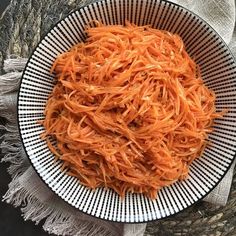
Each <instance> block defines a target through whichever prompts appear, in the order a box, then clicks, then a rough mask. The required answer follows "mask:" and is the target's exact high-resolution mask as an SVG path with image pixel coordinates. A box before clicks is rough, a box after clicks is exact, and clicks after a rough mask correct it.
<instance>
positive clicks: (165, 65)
mask: <svg viewBox="0 0 236 236" xmlns="http://www.w3.org/2000/svg"><path fill="white" fill-rule="evenodd" d="M96 24H97V25H96V27H88V28H87V30H86V32H87V36H88V37H87V39H86V41H85V42H84V43H79V44H77V45H75V46H73V47H72V48H71V49H70V50H69V51H67V52H65V53H63V54H61V55H59V56H58V57H57V59H56V60H55V62H54V64H53V67H52V69H51V72H52V73H54V74H55V76H56V81H57V82H56V85H55V87H54V89H53V92H52V93H51V95H50V97H49V99H48V102H47V104H46V109H45V119H44V120H43V121H42V124H43V126H44V127H45V130H46V131H45V132H44V133H43V135H42V138H43V139H46V140H47V143H48V147H49V148H50V150H51V151H52V152H53V153H54V154H55V156H56V158H58V159H60V160H62V161H63V168H64V169H65V168H66V170H67V172H68V174H70V175H72V176H76V177H77V178H78V179H79V180H80V182H81V183H82V184H83V185H85V186H88V187H90V188H93V189H94V188H97V187H107V188H111V189H113V190H115V191H116V192H117V193H118V194H120V195H121V196H122V197H124V195H125V193H127V192H132V193H143V194H145V195H147V196H149V197H150V198H156V197H157V192H158V190H159V189H160V188H162V187H163V186H167V185H170V184H172V183H174V182H176V181H177V180H183V179H185V178H186V177H187V176H188V172H189V166H190V164H191V163H192V161H193V160H194V159H196V158H198V157H199V156H200V155H201V153H202V151H203V150H204V147H205V145H206V138H207V136H208V134H209V133H210V132H212V128H211V126H212V124H213V119H214V118H217V117H220V116H222V114H219V113H216V110H215V105H214V103H215V99H216V97H215V94H214V92H213V91H211V90H209V89H208V88H207V87H206V86H205V85H204V83H203V80H202V78H201V75H200V71H199V69H198V66H197V64H196V63H195V62H194V61H193V60H192V59H191V58H190V56H189V55H188V53H187V52H186V50H185V47H184V44H183V41H182V39H181V38H180V37H179V36H178V35H176V34H172V33H170V32H167V31H162V30H157V29H153V28H151V27H150V26H136V25H134V24H131V23H126V25H125V26H120V25H110V26H105V25H102V24H101V23H99V22H97V23H96ZM50 137H53V139H54V141H52V140H53V139H51V138H50ZM53 142H56V145H54V143H53Z"/></svg>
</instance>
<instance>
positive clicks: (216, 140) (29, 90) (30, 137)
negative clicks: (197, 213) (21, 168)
mask: <svg viewBox="0 0 236 236" xmlns="http://www.w3.org/2000/svg"><path fill="white" fill-rule="evenodd" d="M95 19H96V20H99V21H101V22H102V23H104V24H124V23H125V20H128V21H130V22H133V23H135V24H138V25H146V24H150V25H152V27H153V28H157V29H163V30H168V31H170V32H173V33H177V34H179V35H180V36H181V37H182V39H183V41H184V43H185V46H186V49H187V51H188V53H189V54H190V56H191V57H192V58H194V60H195V61H196V62H197V64H198V65H199V66H200V69H201V73H202V77H203V80H204V81H205V84H206V85H207V86H208V87H209V88H211V89H213V90H214V91H215V93H216V95H217V101H216V107H217V110H218V111H221V110H222V109H223V108H228V109H229V112H228V113H227V114H226V115H225V116H224V117H223V118H221V119H217V120H216V121H215V124H214V132H213V133H212V134H210V135H209V138H208V139H209V141H210V143H211V145H209V146H208V147H207V148H206V149H205V151H204V153H203V155H202V157H201V158H199V159H197V160H195V161H194V162H193V164H192V165H191V168H190V177H189V178H188V179H187V180H185V181H182V182H177V183H175V184H173V185H171V186H169V187H165V188H163V189H162V190H161V191H160V192H159V194H158V198H157V199H156V200H150V199H148V198H147V197H145V196H143V195H141V194H126V196H125V199H124V200H121V198H120V197H119V196H118V195H117V194H116V193H115V192H113V191H112V190H109V189H108V190H105V189H103V188H99V189H97V190H95V191H92V190H90V189H88V188H86V187H84V186H82V185H80V183H79V181H78V180H77V179H76V178H74V177H71V176H68V175H66V174H65V173H63V172H61V170H60V166H61V162H60V161H57V162H54V157H53V155H52V154H51V152H50V151H49V149H48V148H47V145H46V143H45V141H42V140H41V139H40V134H41V133H42V132H43V127H42V126H41V125H39V124H38V123H37V121H38V120H40V119H43V117H44V115H43V112H44V108H45V103H46V101H47V99H48V95H49V94H50V93H51V91H52V88H53V86H54V82H53V76H52V75H51V74H50V73H49V71H50V68H51V66H52V64H53V62H54V60H55V58H56V57H57V55H58V54H60V53H62V52H65V51H67V50H68V49H69V48H70V47H71V46H73V45H74V44H76V43H78V42H81V41H84V40H85V39H86V34H85V32H84V30H85V26H86V25H87V24H88V23H89V22H91V21H92V20H95ZM235 91H236V64H235V61H234V58H233V56H232V55H231V53H230V51H229V49H228V47H227V46H226V45H225V43H224V42H223V41H222V39H221V38H220V37H219V35H218V34H217V33H216V32H215V31H214V30H213V29H212V28H211V27H210V26H209V25H208V24H207V23H205V22H204V21H203V20H202V19H200V18H199V17H198V16H196V15H194V14H193V13H191V12H189V11H188V10H186V9H184V8H182V7H181V6H178V5H176V4H173V3H171V2H167V1H159V0H157V1H154V0H143V1H139V0H135V1H133V0H122V1H121V0H104V1H98V2H95V3H92V4H90V5H87V6H85V7H83V8H80V9H78V10H77V11H75V12H73V13H71V14H70V15H69V16H68V17H66V18H65V19H63V20H62V21H60V22H59V23H58V24H57V25H56V26H55V27H54V28H53V29H52V30H51V31H50V32H49V33H48V34H47V35H46V36H45V37H44V38H43V39H42V41H41V42H40V43H39V45H38V46H37V48H36V49H35V51H34V52H33V54H32V56H31V57H30V59H29V61H28V63H27V66H26V69H25V71H24V74H23V77H22V81H21V86H20V92H19V96H18V120H19V127H20V133H21V137H22V141H23V144H24V147H25V150H26V153H27V154H28V156H29V159H30V161H31V162H32V164H33V166H34V168H35V169H36V171H37V172H38V174H39V175H40V176H41V178H42V179H43V180H44V182H45V183H46V184H47V185H48V186H49V187H50V188H51V189H52V190H53V191H54V192H55V193H56V194H57V195H59V196H60V197H61V198H62V199H64V200H65V201H66V202H68V203H69V204H71V205H72V206H75V207H76V208H78V209H80V210H81V211H83V212H84V213H88V214H90V215H92V216H96V217H99V218H102V219H106V220H112V221H118V222H146V221H151V220H157V219H161V218H164V217H167V216H169V215H173V214H175V213H177V212H179V211H181V210H183V209H185V208H187V207H188V206H190V205H192V204H193V203H195V202H197V201H198V200H200V199H202V198H203V197H204V196H206V195H207V194H208V193H209V192H210V190H212V189H213V188H214V187H215V186H216V185H217V183H218V182H219V181H220V180H221V179H222V177H223V176H224V174H225V173H226V171H227V169H228V168H229V166H230V164H231V163H232V161H233V158H234V155H235V151H236V147H235V141H236V136H235V131H236V125H235V119H236V110H235V105H234V104H236V92H235Z"/></svg>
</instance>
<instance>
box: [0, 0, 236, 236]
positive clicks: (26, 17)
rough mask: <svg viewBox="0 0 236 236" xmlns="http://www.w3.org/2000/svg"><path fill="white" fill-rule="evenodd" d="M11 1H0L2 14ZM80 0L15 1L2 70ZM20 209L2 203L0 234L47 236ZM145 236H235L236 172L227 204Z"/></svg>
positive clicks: (2, 25) (2, 188) (2, 187)
mask: <svg viewBox="0 0 236 236" xmlns="http://www.w3.org/2000/svg"><path fill="white" fill-rule="evenodd" d="M7 2H8V0H1V4H0V6H1V7H0V14H1V11H2V10H3V7H4V6H5V5H6V4H7ZM80 4H81V0H57V1H54V0H20V1H19V0H12V1H11V4H10V5H9V7H8V8H7V10H6V11H5V12H4V14H3V15H2V18H1V19H0V35H1V36H0V72H3V71H2V66H3V61H4V59H5V58H6V57H7V55H10V54H15V55H17V56H21V57H28V56H29V55H30V53H31V52H32V50H33V49H34V48H35V46H36V45H37V43H38V42H39V40H40V38H42V37H43V35H44V34H45V33H46V32H47V31H48V30H49V29H50V28H51V27H52V26H53V25H54V24H55V23H56V22H57V21H58V20H60V19H61V18H63V17H65V16H66V15H67V14H68V13H69V12H71V11H72V10H75V9H77V8H78V7H79V6H80ZM6 168H7V165H6V164H1V166H0V196H2V195H3V194H4V193H5V192H6V190H7V184H8V183H9V182H10V177H9V176H8V174H7V172H6ZM20 214H21V213H20V210H19V209H14V208H13V207H12V206H10V205H7V204H6V203H0V218H1V221H0V232H1V233H0V235H1V236H5V235H7V236H12V235H14V236H18V235H19V236H28V235H29V236H31V235H34V236H44V235H45V236H46V235H48V234H47V233H45V232H43V230H42V228H41V225H39V226H35V225H34V223H32V222H24V220H23V218H22V217H21V216H20ZM145 235H146V236H148V235H158V236H170V235H171V236H172V235H176V236H182V235H183V236H184V235H198V236H204V235H207V236H211V235H212V236H220V235H222V236H226V235H227V236H235V235H236V173H235V174H234V179H233V184H232V188H231V193H230V196H229V200H228V203H227V205H226V206H224V207H220V206H214V205H211V204H209V203H206V202H199V203H197V204H195V205H194V206H192V207H190V208H188V209H187V210H185V211H183V212H181V213H179V214H177V215H175V216H172V217H169V218H167V219H165V220H160V221H156V222H152V223H148V226H147V229H146V232H145Z"/></svg>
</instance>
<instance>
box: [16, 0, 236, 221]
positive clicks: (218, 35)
mask: <svg viewBox="0 0 236 236" xmlns="http://www.w3.org/2000/svg"><path fill="white" fill-rule="evenodd" d="M106 1H113V0H95V1H91V0H90V2H89V3H85V4H84V5H82V6H79V7H78V8H76V9H75V10H72V11H71V12H69V13H68V14H67V15H65V16H64V17H63V18H62V19H60V20H58V21H57V22H56V23H55V24H53V25H52V26H51V27H50V29H49V30H47V32H45V33H44V34H43V35H42V36H41V37H40V39H39V41H38V43H37V45H36V46H35V47H34V49H33V50H32V52H31V53H30V56H29V57H28V60H27V63H26V64H25V67H24V70H23V72H22V75H21V78H20V83H19V88H18V91H17V111H16V113H17V117H16V119H17V124H18V126H17V127H18V131H19V137H20V141H21V144H22V146H23V150H24V152H25V154H26V156H27V158H28V160H29V162H30V164H31V166H32V167H33V169H34V171H35V172H36V174H37V175H38V176H39V178H40V179H41V180H42V182H43V183H44V185H45V186H47V188H48V189H49V190H50V191H52V192H53V193H54V194H55V195H56V196H57V197H58V198H59V199H61V200H62V201H63V202H64V203H65V204H66V205H68V206H70V207H73V208H74V209H76V210H77V211H79V212H81V213H83V214H85V215H87V216H90V217H94V218H96V219H99V220H104V221H107V222H113V223H118V224H126V223H127V224H141V223H149V222H155V221H160V220H163V219H167V218H170V217H174V216H176V215H178V214H179V213H181V212H183V211H185V210H187V209H189V208H190V207H193V206H194V205H196V204H198V203H199V202H200V201H202V200H203V199H204V198H205V197H206V196H207V195H208V194H210V193H211V192H212V191H213V190H214V189H215V188H216V187H217V186H218V184H219V183H220V182H221V181H222V179H223V178H224V177H225V175H226V174H227V173H228V171H229V169H230V168H231V166H232V165H233V163H234V161H235V160H236V151H235V153H234V157H233V158H232V160H231V162H230V164H229V166H228V167H227V168H226V170H225V171H224V173H223V175H222V176H221V177H220V178H219V179H218V181H216V183H215V185H214V186H213V187H212V188H211V189H210V190H209V191H208V192H207V193H205V194H204V195H203V196H201V197H200V198H199V199H197V200H196V201H195V202H194V203H191V204H190V205H189V206H187V207H185V208H183V209H181V210H179V211H178V212H175V213H173V214H170V215H166V216H164V217H161V218H159V219H152V220H142V221H137V222H130V221H116V220H110V219H104V218H101V217H98V216H95V215H92V214H89V213H87V212H86V211H83V210H80V209H79V208H77V207H75V206H73V205H72V204H70V203H69V202H67V201H66V200H65V199H63V198H62V197H61V196H60V195H59V194H57V193H56V191H55V190H53V188H52V187H50V186H49V185H48V184H47V183H46V182H45V181H44V180H43V178H42V177H41V175H40V173H39V172H38V171H37V169H36V167H35V166H34V164H33V162H32V160H31V158H30V155H29V154H28V152H27V150H26V147H25V143H24V139H23V137H22V133H21V129H20V119H19V99H20V90H21V86H22V81H23V79H24V78H23V77H24V75H25V72H26V70H27V68H28V64H29V63H30V60H31V59H32V57H33V55H34V53H35V51H36V50H37V48H38V46H39V45H40V44H41V42H42V41H43V40H44V38H45V37H46V36H47V35H48V34H49V33H51V32H52V31H53V29H54V28H56V27H57V26H58V25H59V24H60V23H61V22H63V21H65V19H66V18H68V17H69V16H71V15H72V14H74V13H76V12H79V10H80V9H83V8H85V7H87V6H89V5H91V4H94V3H96V2H106ZM135 1H140V0H135ZM146 1H151V2H152V1H155V0H146ZM158 2H165V3H169V4H170V5H171V4H172V5H174V6H177V7H178V8H180V9H181V8H182V9H184V10H185V11H187V12H189V13H191V14H192V15H193V16H195V17H196V18H198V19H199V20H200V21H202V22H203V23H204V24H205V25H206V26H207V30H209V29H211V30H212V31H213V32H214V33H215V35H216V36H217V37H218V38H219V39H220V41H221V42H222V43H223V45H224V46H225V47H226V48H227V51H228V52H229V54H230V55H231V57H232V59H233V61H234V64H235V65H236V57H235V56H234V55H233V53H232V52H231V49H230V48H229V46H228V45H227V44H226V42H225V41H224V39H223V38H222V36H221V35H220V34H219V33H218V32H217V31H216V30H215V29H214V28H213V27H212V26H211V25H210V24H209V23H208V22H207V21H206V20H204V19H203V18H202V17H200V16H199V15H197V14H196V13H194V12H193V11H192V10H189V9H188V8H186V7H184V6H182V5H180V4H177V3H175V2H171V1H169V0H158ZM235 123H236V121H235ZM235 146H236V142H235Z"/></svg>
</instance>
